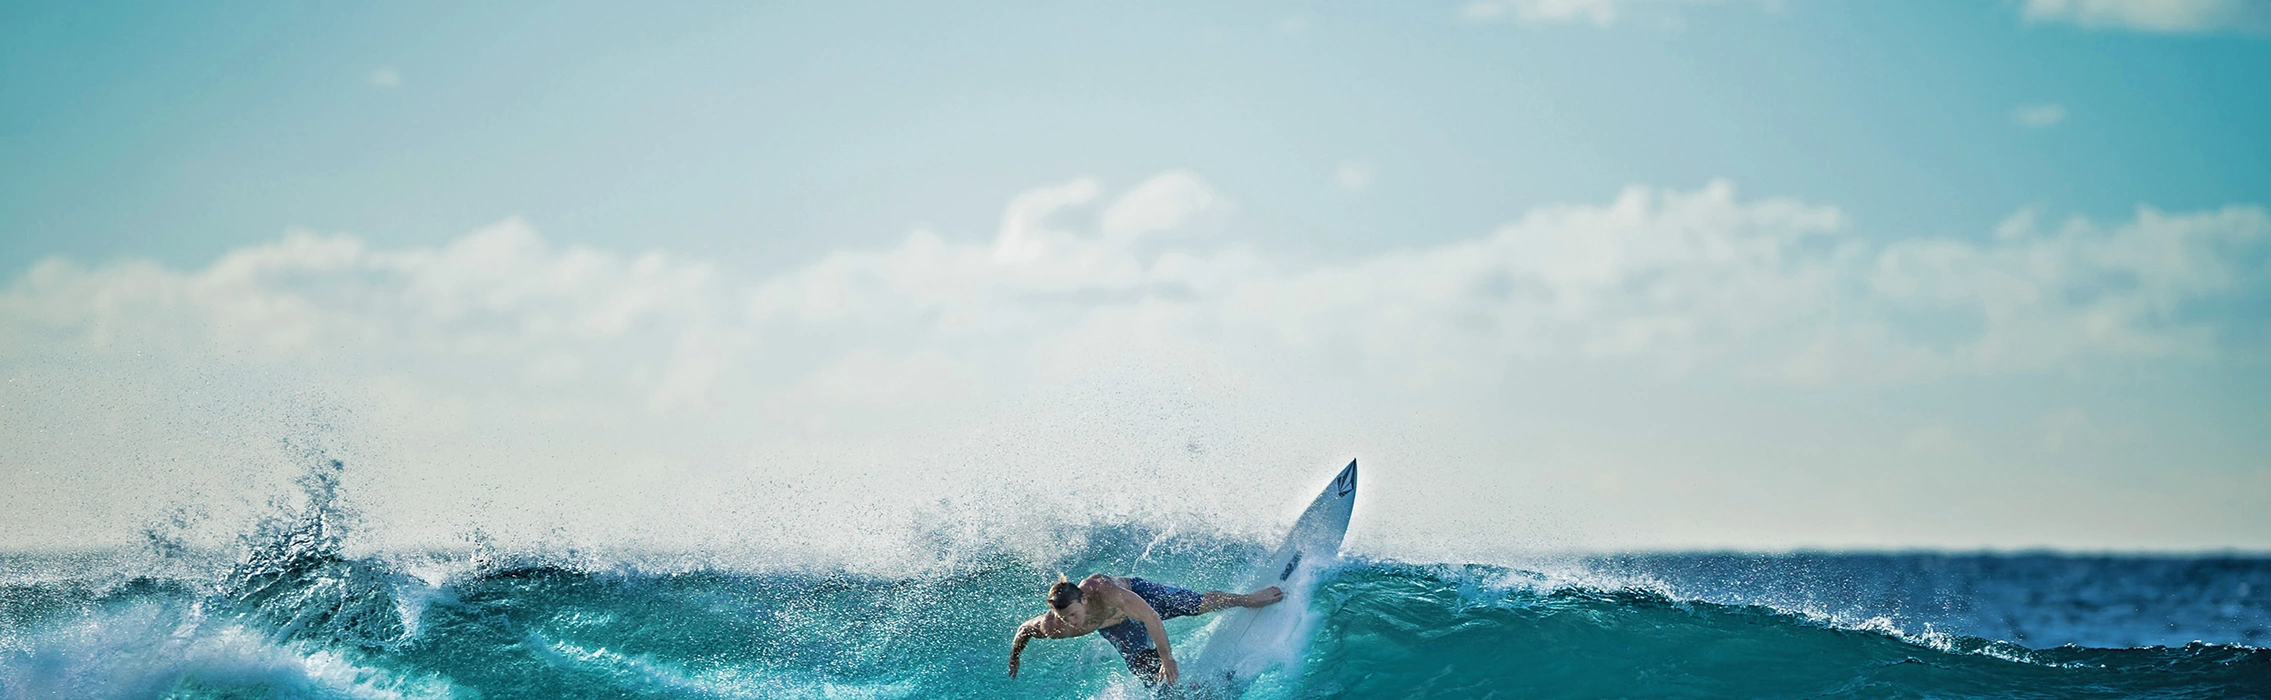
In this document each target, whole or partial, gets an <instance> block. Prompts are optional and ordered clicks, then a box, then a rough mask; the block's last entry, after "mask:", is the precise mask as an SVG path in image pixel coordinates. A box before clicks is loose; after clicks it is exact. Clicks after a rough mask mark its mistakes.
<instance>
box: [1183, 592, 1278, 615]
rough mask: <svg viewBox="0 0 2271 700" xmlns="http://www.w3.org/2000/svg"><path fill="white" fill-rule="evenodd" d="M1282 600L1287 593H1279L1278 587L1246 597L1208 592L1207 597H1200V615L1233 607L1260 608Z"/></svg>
mask: <svg viewBox="0 0 2271 700" xmlns="http://www.w3.org/2000/svg"><path fill="white" fill-rule="evenodd" d="M1280 600H1285V593H1284V592H1282V591H1279V590H1278V589H1277V587H1276V586H1271V587H1268V588H1264V589H1262V590H1258V591H1254V592H1252V593H1248V594H1245V595H1238V594H1236V593H1224V592H1222V591H1207V592H1206V595H1202V596H1199V614H1201V615H1204V614H1207V613H1210V612H1214V611H1216V610H1221V609H1223V608H1227V607H1230V606H1233V605H1235V606H1238V607H1241V608H1259V607H1262V606H1264V605H1269V604H1272V603H1276V602H1278V601H1280Z"/></svg>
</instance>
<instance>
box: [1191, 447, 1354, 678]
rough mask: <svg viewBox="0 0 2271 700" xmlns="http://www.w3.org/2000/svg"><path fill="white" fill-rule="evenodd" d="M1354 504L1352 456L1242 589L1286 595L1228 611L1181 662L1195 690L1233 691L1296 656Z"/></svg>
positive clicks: (1337, 556) (1337, 554)
mask: <svg viewBox="0 0 2271 700" xmlns="http://www.w3.org/2000/svg"><path fill="white" fill-rule="evenodd" d="M1355 507H1356V460H1353V459H1352V460H1349V462H1348V466H1347V467H1344V468H1342V469H1341V471H1340V474H1339V475H1337V476H1334V477H1333V480H1332V483H1329V484H1326V485H1325V490H1324V492H1322V493H1319V494H1317V498H1316V500H1313V501H1310V502H1309V507H1308V508H1307V509H1305V510H1303V511H1301V517H1300V518H1299V519H1297V520H1295V521H1293V531H1292V532H1290V533H1287V534H1286V536H1285V543H1284V544H1280V545H1278V548H1277V551H1275V552H1272V553H1271V554H1270V556H1269V557H1268V558H1266V559H1263V560H1261V561H1259V562H1255V563H1254V565H1253V568H1252V569H1251V570H1250V571H1249V572H1248V573H1247V575H1246V578H1245V587H1244V588H1243V589H1241V591H1240V592H1245V591H1252V590H1256V589H1261V588H1267V587H1270V586H1277V587H1278V589H1279V590H1282V591H1284V592H1285V600H1283V601H1280V602H1279V603H1277V604H1275V605H1271V606H1268V607H1264V608H1237V609H1233V610H1227V611H1224V612H1223V613H1222V618H1221V619H1220V620H1218V621H1216V622H1215V624H1214V630H1213V632H1212V633H1211V634H1209V635H1207V640H1206V648H1204V649H1201V650H1200V651H1199V655H1198V658H1197V660H1196V661H1195V662H1193V663H1191V664H1190V665H1188V666H1184V667H1183V669H1182V670H1183V680H1184V684H1186V685H1189V686H1192V690H1195V691H1198V692H1196V693H1194V695H1195V696H1197V697H1236V696H1237V695H1238V694H1239V693H1243V692H1245V689H1246V686H1248V685H1250V684H1252V683H1253V681H1254V678H1255V677H1256V676H1259V675H1261V674H1262V673H1263V672H1264V671H1268V670H1269V669H1270V668H1271V667H1272V666H1276V665H1278V664H1281V663H1288V662H1291V661H1294V660H1296V658H1297V657H1298V655H1299V654H1301V652H1302V648H1303V647H1305V646H1307V642H1308V639H1309V626H1308V619H1307V617H1308V616H1307V613H1308V611H1309V599H1310V595H1311V594H1313V593H1315V592H1316V588H1317V579H1318V574H1319V573H1320V572H1323V571H1325V570H1328V569H1330V568H1331V567H1332V565H1333V564H1334V563H1335V562H1337V561H1339V560H1340V548H1341V540H1342V538H1344V537H1346V536H1347V535H1348V516H1349V513H1350V512H1351V510H1352V509H1354V508H1355Z"/></svg>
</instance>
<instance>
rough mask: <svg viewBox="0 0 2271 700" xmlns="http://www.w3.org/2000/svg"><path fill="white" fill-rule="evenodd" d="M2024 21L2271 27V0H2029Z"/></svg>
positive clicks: (2189, 28)
mask: <svg viewBox="0 0 2271 700" xmlns="http://www.w3.org/2000/svg"><path fill="white" fill-rule="evenodd" d="M2020 12H2021V16H2023V17H2024V18H2025V19H2026V21H2027V22H2029V23H2036V22H2064V23H2069V24H2075V25H2079V26H2083V27H2090V28H2100V29H2128V30H2133V31H2140V32H2157V33H2199V32H2218V31H2239V32H2261V31H2264V30H2266V29H2271V3H2264V2H2260V1H2259V0H2027V1H2026V5H2025V6H2024V7H2023V8H2022V9H2021V10H2020Z"/></svg>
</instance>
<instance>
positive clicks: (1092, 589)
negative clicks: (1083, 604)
mask: <svg viewBox="0 0 2271 700" xmlns="http://www.w3.org/2000/svg"><path fill="white" fill-rule="evenodd" d="M1121 587H1122V586H1121V585H1120V581H1119V579H1115V578H1112V577H1110V576H1105V575H1103V574H1089V575H1088V578H1084V579H1081V580H1080V592H1081V593H1082V594H1084V595H1085V594H1091V593H1099V592H1103V591H1108V590H1112V589H1116V588H1121Z"/></svg>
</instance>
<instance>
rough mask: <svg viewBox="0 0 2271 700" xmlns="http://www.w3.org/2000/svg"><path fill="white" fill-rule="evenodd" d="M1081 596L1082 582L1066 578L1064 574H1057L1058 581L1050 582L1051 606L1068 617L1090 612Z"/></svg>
mask: <svg viewBox="0 0 2271 700" xmlns="http://www.w3.org/2000/svg"><path fill="white" fill-rule="evenodd" d="M1081 597H1082V596H1081V594H1080V584H1076V583H1073V582H1071V581H1067V580H1065V575H1064V574H1057V582H1056V583H1052V584H1049V607H1050V608H1051V609H1054V610H1056V611H1057V612H1059V613H1062V614H1063V615H1064V616H1066V617H1079V616H1080V615H1081V614H1083V613H1086V612H1088V606H1087V605H1084V604H1082V601H1081Z"/></svg>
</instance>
